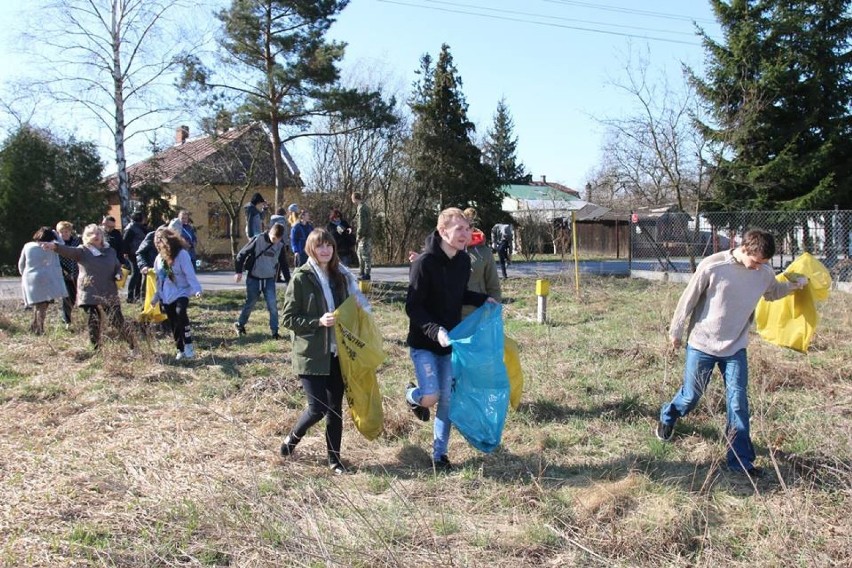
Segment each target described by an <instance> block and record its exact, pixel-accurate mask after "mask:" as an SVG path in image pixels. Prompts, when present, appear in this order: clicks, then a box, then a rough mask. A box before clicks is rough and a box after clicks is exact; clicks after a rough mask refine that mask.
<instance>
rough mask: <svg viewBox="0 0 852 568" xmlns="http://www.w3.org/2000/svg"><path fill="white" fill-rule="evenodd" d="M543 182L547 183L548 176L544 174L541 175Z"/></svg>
mask: <svg viewBox="0 0 852 568" xmlns="http://www.w3.org/2000/svg"><path fill="white" fill-rule="evenodd" d="M541 183H543V184H545V185H547V177H546V176H545V175H544V174H542V175H541Z"/></svg>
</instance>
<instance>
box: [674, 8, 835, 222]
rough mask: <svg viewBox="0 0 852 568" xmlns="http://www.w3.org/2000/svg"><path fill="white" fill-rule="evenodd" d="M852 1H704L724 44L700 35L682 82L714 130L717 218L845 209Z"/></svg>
mask: <svg viewBox="0 0 852 568" xmlns="http://www.w3.org/2000/svg"><path fill="white" fill-rule="evenodd" d="M850 2H852V0H820V1H818V2H813V1H809V2H806V1H799V0H794V1H789V0H785V1H781V0H760V1H758V0H732V1H727V2H726V1H723V0H711V4H712V7H713V10H714V12H715V13H716V17H717V19H718V20H719V23H720V25H721V27H722V30H723V33H724V40H723V41H722V42H716V41H714V40H712V39H710V38H709V37H708V36H707V34H706V33H704V32H701V35H702V38H703V42H704V46H705V49H706V52H707V62H708V64H707V74H706V77H705V78H698V77H697V76H695V74H694V73H691V74H690V78H691V81H692V82H693V84H694V85H695V87H696V90H697V92H698V95H699V96H700V97H701V98H702V99H703V100H704V102H705V103H706V104H707V107H708V110H709V111H710V113H711V116H712V117H713V124H704V125H701V127H702V128H703V130H704V132H705V133H706V134H707V135H708V136H709V138H710V140H711V141H713V142H715V143H716V145H717V149H718V171H717V172H716V175H715V178H714V179H715V180H716V182H715V186H714V188H713V190H714V203H711V204H710V205H711V208H719V209H743V208H749V209H765V208H784V209H799V210H806V209H827V208H831V207H833V206H834V205H835V204H837V205H840V206H841V207H842V208H850V207H852V160H850V157H852V137H850V126H852V124H850V108H852V107H851V106H850V105H851V104H852V82H850V70H852V67H850V66H852V58H850V57H849V49H850V37H852V36H850V33H852V17H850V12H849V7H850Z"/></svg>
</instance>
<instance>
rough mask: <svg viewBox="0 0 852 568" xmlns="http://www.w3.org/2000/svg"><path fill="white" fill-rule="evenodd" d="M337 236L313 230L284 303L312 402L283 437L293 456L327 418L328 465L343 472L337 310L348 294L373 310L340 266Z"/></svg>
mask: <svg viewBox="0 0 852 568" xmlns="http://www.w3.org/2000/svg"><path fill="white" fill-rule="evenodd" d="M335 247H336V243H335V240H334V237H332V236H331V234H329V232H328V231H326V230H325V229H315V230H313V231H312V232H311V234H310V235H309V236H308V239H307V242H306V243H305V252H306V254H307V261H306V262H305V263H304V264H303V265H302V266H300V267H298V268H297V269H296V270H295V271H294V272H293V279H292V280H291V281H290V285H289V286H288V287H287V293H286V295H285V299H284V314H283V318H282V323H283V324H284V326H285V327H287V328H288V329H290V330H291V332H292V337H293V356H292V359H293V369H294V370H295V372H296V374H297V375H298V376H299V380H300V381H301V383H302V388H303V389H304V391H305V394H306V395H307V397H308V407H307V408H306V409H305V410H304V412H302V414H301V416H300V417H299V419H298V420H297V421H296V424H295V426H293V429H292V430H291V431H290V433H289V434H287V437H286V438H284V443H283V444H282V445H281V455H282V456H285V457H286V456H289V455H291V454H292V453H293V451H294V450H295V449H296V445H297V444H298V443H299V442H300V441H301V439H302V437H303V436H304V435H305V434H307V432H308V429H309V428H310V427H311V426H313V425H314V424H316V423H317V422H319V421H320V420H322V418H323V416H325V421H326V423H325V440H326V449H327V451H328V464H329V467H330V468H331V470H332V472H334V473H345V472H346V468H345V466H344V465H343V462H342V461H341V459H340V446H341V441H342V438H343V414H342V412H343V376H342V374H341V371H340V361H339V360H338V354H337V343H336V341H335V338H334V329H333V328H334V324H335V316H334V310H335V308H337V307H338V306H340V304H342V303H343V301H344V300H346V298H347V297H349V296H350V295H353V294H354V295H356V297H357V298H358V303H359V305H361V306H362V307H364V308H365V309H369V306H368V304H367V301H366V299H365V298H364V296H363V295H362V294H360V292H358V283H357V281H356V280H355V278H354V276H353V275H352V274H351V273H350V272H349V270H348V269H347V268H346V267H345V266H343V265H342V264H340V259H339V258H338V257H337V250H336V248H335Z"/></svg>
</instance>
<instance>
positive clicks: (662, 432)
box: [654, 422, 674, 442]
mask: <svg viewBox="0 0 852 568" xmlns="http://www.w3.org/2000/svg"><path fill="white" fill-rule="evenodd" d="M654 433H655V434H656V435H657V439H658V440H660V441H661V442H668V441H670V440H671V439H672V436H673V435H674V424H672V425H671V426H669V425H668V424H665V423H663V422H657V429H656V431H655V432H654Z"/></svg>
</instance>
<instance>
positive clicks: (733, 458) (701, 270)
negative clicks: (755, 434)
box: [655, 229, 807, 477]
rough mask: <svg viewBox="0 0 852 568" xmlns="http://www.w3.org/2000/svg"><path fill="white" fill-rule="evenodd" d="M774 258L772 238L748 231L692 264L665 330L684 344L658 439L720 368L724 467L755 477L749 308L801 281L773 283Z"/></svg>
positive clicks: (674, 343) (671, 428) (690, 407)
mask: <svg viewBox="0 0 852 568" xmlns="http://www.w3.org/2000/svg"><path fill="white" fill-rule="evenodd" d="M774 255H775V239H774V237H773V236H772V234H770V233H767V232H766V231H762V230H760V229H752V230H751V231H748V232H747V233H746V234H745V235H744V236H743V242H742V245H740V246H739V247H737V248H735V249H733V250H726V251H722V252H718V253H716V254H713V255H710V256H708V257H707V258H705V259H704V260H702V261H701V262H700V263H699V264H698V268H697V269H696V270H695V274H693V275H692V278H690V280H689V284H688V285H687V287H686V289H685V290H684V291H683V294H682V295H681V297H680V300H679V301H678V303H677V307H676V308H675V312H674V315H673V316H672V321H671V324H670V325H669V340H670V341H671V345H672V348H674V349H680V348H681V347H682V346H683V342H684V338H685V337H688V340H687V343H686V364H685V368H684V372H683V384H682V385H681V387H680V389H678V391H677V392H676V393H675V395H674V398H673V399H672V400H671V402H668V403H666V404H664V405H663V407H662V409H661V410H660V420H659V422H658V423H657V428H656V432H655V433H656V436H657V438H658V439H660V440H661V441H663V442H668V441H669V440H671V439H672V436H673V435H674V430H675V424H676V423H677V421H678V420H679V419H681V418H683V417H684V416H686V415H687V414H689V413H690V412H691V411H692V410H693V409H694V408H695V407H696V406H697V405H698V401H699V400H701V395H703V394H704V391H705V390H706V388H707V385H708V384H709V382H710V376H711V375H712V374H713V369H714V368H715V367H716V366H718V367H719V371H720V372H721V373H722V377H723V379H724V383H725V391H726V398H727V414H728V423H727V427H726V435H725V438H726V440H727V442H726V443H727V446H728V452H727V462H728V463H727V465H728V469H729V470H730V471H732V472H734V473H743V474H747V475H748V476H749V477H761V476H762V475H763V470H762V468H760V467H757V466H756V465H755V463H754V461H755V457H756V456H755V452H754V447H753V446H752V443H751V435H750V429H749V410H748V356H747V354H746V347H747V346H748V336H749V329H750V327H751V322H752V317H753V314H754V308H755V306H756V305H757V302H758V301H759V300H760V298H761V297H763V298H764V299H765V300H767V301H769V302H771V301H773V300H779V299H781V298H783V297H784V296H786V295H787V294H789V293H791V292H793V291H794V290H798V289H800V288H801V287H802V286H804V285H805V284H806V283H807V279H806V278H804V279H803V280H799V281H796V282H779V281H778V280H776V279H775V272H774V271H773V270H772V268H770V267H769V266H767V265H768V263H769V261H770V260H771V259H772V257H773V256H774Z"/></svg>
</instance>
